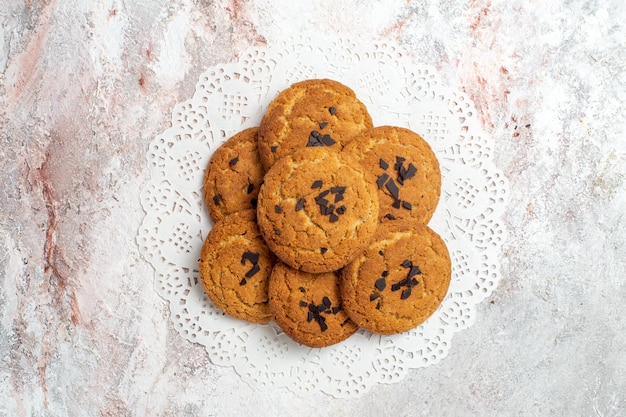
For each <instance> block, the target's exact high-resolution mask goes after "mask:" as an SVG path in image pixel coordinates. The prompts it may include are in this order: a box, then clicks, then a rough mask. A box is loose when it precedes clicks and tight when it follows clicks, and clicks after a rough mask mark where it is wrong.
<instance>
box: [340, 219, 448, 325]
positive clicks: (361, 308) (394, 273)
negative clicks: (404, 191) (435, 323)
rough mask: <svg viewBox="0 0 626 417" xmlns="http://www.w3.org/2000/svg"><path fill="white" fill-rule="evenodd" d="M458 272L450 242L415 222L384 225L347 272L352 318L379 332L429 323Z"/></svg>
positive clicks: (344, 283)
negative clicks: (451, 257) (449, 248)
mask: <svg viewBox="0 0 626 417" xmlns="http://www.w3.org/2000/svg"><path fill="white" fill-rule="evenodd" d="M451 273H452V267H451V263H450V256H449V254H448V249H447V247H446V244H445V243H444V241H443V240H442V239H441V237H439V235H438V234H437V233H435V232H434V231H433V230H431V229H430V228H428V227H427V226H425V225H423V224H421V223H418V222H415V221H413V220H396V221H385V222H383V223H382V224H381V225H380V226H379V227H378V230H377V231H376V235H375V236H374V240H373V242H372V244H371V245H370V247H369V248H368V249H367V251H365V252H364V253H362V254H361V255H359V256H358V257H357V258H356V259H355V260H354V261H353V262H352V263H350V264H349V265H348V266H346V267H345V268H344V269H343V270H342V279H341V296H342V300H343V307H344V309H345V310H346V312H347V313H348V316H349V317H350V318H351V319H352V320H353V321H354V322H355V323H357V324H358V325H359V326H361V327H363V328H365V329H368V330H370V331H372V332H375V333H383V334H392V333H400V332H404V331H407V330H409V329H412V328H414V327H416V326H418V325H420V324H421V323H422V322H424V321H425V320H426V319H427V318H428V317H429V316H430V315H431V314H432V313H433V312H434V311H435V310H436V309H437V307H438V306H439V305H440V304H441V302H442V301H443V298H444V297H445V295H446V292H447V291H448V286H449V285H450V278H451Z"/></svg>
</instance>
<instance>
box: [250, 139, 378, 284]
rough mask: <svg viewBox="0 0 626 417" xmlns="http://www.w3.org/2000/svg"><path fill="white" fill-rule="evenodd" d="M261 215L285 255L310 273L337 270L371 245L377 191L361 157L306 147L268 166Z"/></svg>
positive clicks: (269, 237)
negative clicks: (355, 158)
mask: <svg viewBox="0 0 626 417" xmlns="http://www.w3.org/2000/svg"><path fill="white" fill-rule="evenodd" d="M257 215H258V223H259V228H260V229H261V233H262V234H263V237H264V238H265V240H266V242H267V245H268V246H269V247H270V249H271V250H272V251H273V252H274V253H275V254H276V255H277V256H278V258H280V260H282V261H283V262H285V263H286V264H288V265H289V266H291V267H293V268H296V269H301V270H303V271H306V272H328V271H333V270H337V269H340V268H341V267H343V266H344V265H346V264H347V263H349V262H350V261H351V260H352V259H353V258H354V257H355V256H356V255H357V254H358V253H359V252H361V251H362V250H364V249H365V248H366V247H367V245H368V244H369V242H370V240H371V238H372V236H373V234H374V232H375V231H376V227H377V224H378V196H377V190H376V187H375V186H374V181H373V179H372V178H370V177H369V174H368V173H367V171H365V169H364V168H363V167H362V166H361V165H360V164H359V163H358V162H356V161H354V160H352V159H350V158H348V157H346V156H343V155H341V154H340V153H339V152H335V151H332V150H330V149H329V148H326V147H313V148H304V149H300V150H298V151H296V152H295V153H294V154H292V155H288V156H285V157H283V158H281V159H279V160H278V161H277V162H276V163H275V164H274V165H273V166H272V167H271V168H270V169H269V171H267V173H266V174H265V179H264V182H263V185H262V186H261V190H260V191H259V203H258V206H257Z"/></svg>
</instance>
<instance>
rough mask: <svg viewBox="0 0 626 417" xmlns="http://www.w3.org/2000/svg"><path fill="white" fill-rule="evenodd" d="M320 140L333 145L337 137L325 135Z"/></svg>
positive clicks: (327, 144)
mask: <svg viewBox="0 0 626 417" xmlns="http://www.w3.org/2000/svg"><path fill="white" fill-rule="evenodd" d="M320 140H321V141H322V143H323V144H324V145H326V146H332V145H334V144H335V143H336V142H335V139H333V138H331V137H330V135H324V136H322V138H321V139H320Z"/></svg>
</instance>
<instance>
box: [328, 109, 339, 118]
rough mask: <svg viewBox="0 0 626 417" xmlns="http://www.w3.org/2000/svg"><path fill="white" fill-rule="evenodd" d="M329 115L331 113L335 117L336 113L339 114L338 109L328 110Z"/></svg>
mask: <svg viewBox="0 0 626 417" xmlns="http://www.w3.org/2000/svg"><path fill="white" fill-rule="evenodd" d="M328 113H330V114H331V115H333V116H334V115H335V113H337V109H336V108H334V107H329V108H328Z"/></svg>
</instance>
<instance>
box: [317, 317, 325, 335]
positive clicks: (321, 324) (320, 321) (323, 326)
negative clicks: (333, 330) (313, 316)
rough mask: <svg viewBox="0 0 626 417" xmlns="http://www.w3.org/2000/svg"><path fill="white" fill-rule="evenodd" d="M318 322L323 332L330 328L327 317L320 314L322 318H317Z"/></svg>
mask: <svg viewBox="0 0 626 417" xmlns="http://www.w3.org/2000/svg"><path fill="white" fill-rule="evenodd" d="M317 322H318V323H319V325H320V329H322V331H323V332H325V331H326V330H328V325H327V324H326V319H325V318H324V317H321V316H320V318H319V319H317Z"/></svg>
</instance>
